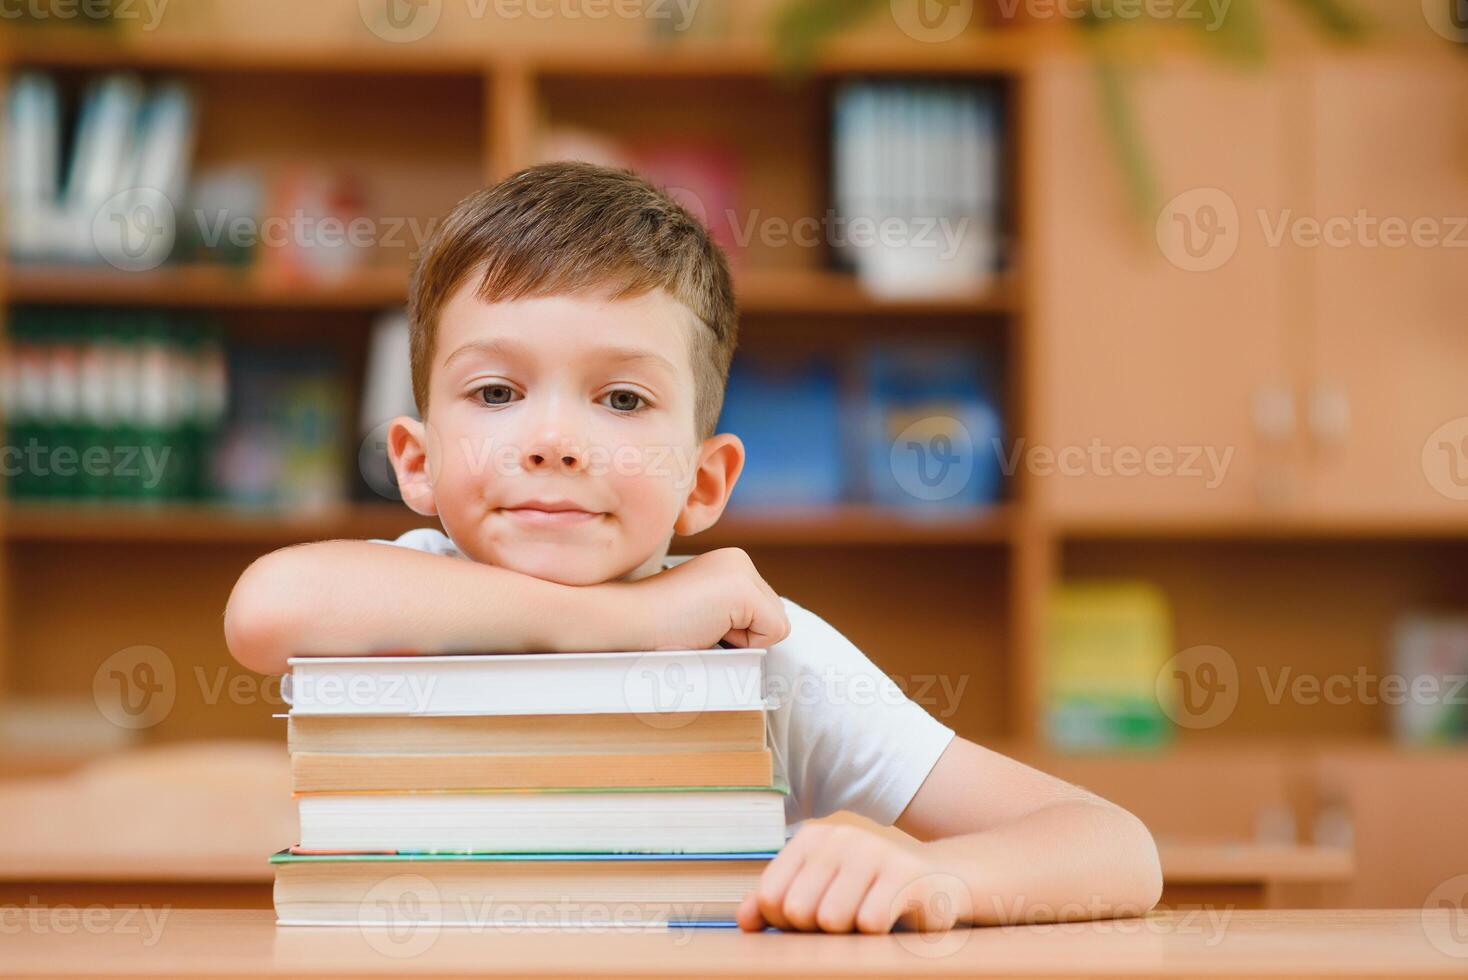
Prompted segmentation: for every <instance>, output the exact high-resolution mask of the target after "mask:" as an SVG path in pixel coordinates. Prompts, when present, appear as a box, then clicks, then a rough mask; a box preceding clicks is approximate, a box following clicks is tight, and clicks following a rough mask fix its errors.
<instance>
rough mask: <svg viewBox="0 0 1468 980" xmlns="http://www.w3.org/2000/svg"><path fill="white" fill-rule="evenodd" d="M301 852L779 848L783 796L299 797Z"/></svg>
mask: <svg viewBox="0 0 1468 980" xmlns="http://www.w3.org/2000/svg"><path fill="white" fill-rule="evenodd" d="M297 803H298V804H299V809H300V816H301V843H300V846H301V847H302V848H303V849H305V850H319V851H401V852H409V851H411V852H432V851H447V852H454V853H460V852H478V851H491V852H497V853H529V854H555V853H576V854H582V853H598V852H606V853H629V852H635V853H667V854H676V853H695V854H709V853H725V852H762V851H776V850H779V849H780V848H781V847H782V846H783V845H784V843H785V797H784V791H783V789H777V788H770V789H745V788H738V787H731V788H728V789H716V790H672V789H670V790H661V791H649V790H625V791H623V790H619V791H584V790H575V791H562V792H551V791H545V792H534V793H526V792H518V791H508V792H486V793H406V794H399V793H341V794H337V793H319V794H318V793H306V794H303V795H301V796H300V797H299V798H298V800H297Z"/></svg>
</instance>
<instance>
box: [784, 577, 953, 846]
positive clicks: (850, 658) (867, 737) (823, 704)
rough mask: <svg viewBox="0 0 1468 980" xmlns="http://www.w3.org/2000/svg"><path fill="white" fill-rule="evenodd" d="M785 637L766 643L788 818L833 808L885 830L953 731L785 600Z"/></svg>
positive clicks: (858, 652)
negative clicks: (787, 623)
mask: <svg viewBox="0 0 1468 980" xmlns="http://www.w3.org/2000/svg"><path fill="white" fill-rule="evenodd" d="M785 606H786V611H787V613H788V614H789V616H790V635H789V636H788V637H786V638H785V639H784V640H782V641H781V642H779V643H777V644H775V645H774V646H772V647H770V650H769V654H768V655H767V657H766V662H765V688H766V696H767V704H769V705H770V713H769V725H770V743H771V748H772V750H773V751H774V753H775V756H776V760H777V763H778V764H779V766H780V769H781V771H782V772H783V773H784V775H785V778H786V780H787V781H788V782H789V784H790V801H789V803H788V804H787V806H786V817H787V820H788V822H790V823H795V822H798V821H800V820H806V819H810V818H814V817H823V816H826V815H827V814H830V813H834V812H836V811H837V810H850V811H852V812H854V813H859V814H861V815H862V816H865V817H867V818H869V819H871V820H874V821H876V822H877V823H879V824H883V825H890V824H891V823H893V821H895V820H896V819H897V818H898V816H900V815H901V814H902V811H903V810H905V809H906V808H907V805H908V804H909V803H910V802H912V798H913V796H915V795H916V794H917V791H918V788H919V787H920V786H922V784H923V780H924V779H926V778H927V777H928V773H929V772H931V771H932V769H933V766H934V764H936V763H937V761H938V758H939V756H941V755H942V754H943V750H944V749H946V748H947V747H948V743H949V742H950V741H952V739H953V729H951V728H949V727H948V726H947V725H944V724H943V723H942V722H940V721H938V720H937V719H936V718H934V717H933V716H932V715H930V714H928V712H927V711H925V710H924V709H923V708H922V707H921V706H920V705H918V704H916V703H914V702H913V701H912V700H910V699H909V698H908V697H907V696H906V695H905V694H904V693H903V692H902V689H901V688H899V687H898V686H897V684H896V682H894V681H893V680H892V679H891V678H889V677H888V676H887V675H886V674H884V673H882V671H881V670H880V669H879V668H878V667H877V665H876V664H874V663H872V662H871V661H870V660H869V659H867V657H866V655H865V654H863V653H862V652H861V650H859V649H857V647H856V645H855V644H853V643H852V642H851V641H850V640H848V639H847V638H846V637H844V636H842V635H841V633H840V632H839V631H838V630H837V629H836V628H835V627H833V626H831V625H830V624H829V623H827V622H826V621H825V620H823V619H821V618H820V617H819V616H817V615H815V614H814V613H812V612H810V611H808V610H806V609H803V608H801V607H800V606H798V605H796V604H795V603H793V602H791V601H790V600H788V599H786V600H785Z"/></svg>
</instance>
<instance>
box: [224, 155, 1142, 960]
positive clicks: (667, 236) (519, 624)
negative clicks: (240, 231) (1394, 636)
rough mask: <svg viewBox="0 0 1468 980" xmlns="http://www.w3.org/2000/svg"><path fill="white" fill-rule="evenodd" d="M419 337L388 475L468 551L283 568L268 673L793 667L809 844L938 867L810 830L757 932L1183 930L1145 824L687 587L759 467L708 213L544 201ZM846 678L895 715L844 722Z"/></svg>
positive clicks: (777, 627) (799, 836)
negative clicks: (642, 654)
mask: <svg viewBox="0 0 1468 980" xmlns="http://www.w3.org/2000/svg"><path fill="white" fill-rule="evenodd" d="M409 319H410V323H411V334H412V358H411V359H412V374H413V391H414V395H415V399H416V401H417V404H418V409H419V414H420V416H421V418H422V421H421V422H420V421H417V420H414V419H410V418H399V419H396V420H394V421H393V423H392V425H391V427H390V431H389V436H388V448H389V453H390V456H391V459H392V464H393V467H394V469H395V470H396V473H397V477H398V483H399V487H400V489H401V491H402V494H403V499H404V501H405V502H406V503H407V504H408V506H409V507H411V508H412V509H413V510H414V511H416V512H417V513H419V514H422V515H425V516H436V517H437V518H438V519H439V521H440V523H441V524H442V526H443V531H444V533H440V532H439V531H437V530H430V529H425V530H419V531H412V532H409V533H408V534H405V535H403V536H402V537H401V538H399V539H398V540H397V541H395V542H370V541H325V542H320V543H317V544H310V545H303V546H299V547H295V548H287V549H285V550H282V551H278V552H275V553H274V554H270V555H266V556H265V557H263V558H261V559H259V560H258V561H256V562H255V563H254V564H253V565H251V566H250V568H249V569H247V570H246V571H245V573H244V574H243V575H242V576H241V577H240V580H239V583H238V584H237V585H236V586H235V589H234V592H233V594H232V595H231V596H230V600H229V607H228V609H227V610H226V612H225V622H224V626H225V634H226V637H227V639H228V642H229V647H230V650H231V651H232V652H233V654H234V656H235V657H236V658H237V659H238V660H239V661H240V662H241V663H242V664H244V665H245V666H247V667H251V668H253V669H255V670H259V671H262V672H270V673H274V672H279V671H283V670H285V669H286V658H287V657H289V656H292V655H295V654H312V653H318V654H344V653H348V652H357V653H387V652H391V651H402V650H413V651H417V652H422V653H446V652H456V651H485V650H492V651H502V652H508V651H568V650H608V649H616V650H651V649H658V648H707V647H711V646H714V645H715V644H716V643H718V642H719V641H721V640H723V641H727V642H729V643H732V644H735V645H739V646H761V647H768V648H769V654H768V657H767V662H766V673H767V677H768V680H769V683H770V686H771V687H772V689H774V688H778V689H780V690H783V691H785V692H792V693H794V692H804V693H805V696H791V697H785V698H782V699H781V700H780V701H779V702H778V703H777V704H776V706H775V707H774V708H772V710H771V712H770V738H771V744H772V747H773V750H774V752H775V755H776V758H777V759H778V760H779V763H780V765H781V767H782V771H783V772H784V773H785V775H786V778H787V780H788V782H789V784H790V789H791V795H790V797H789V799H788V801H787V807H786V809H787V818H788V821H789V822H790V823H799V822H800V821H803V820H805V819H807V818H811V817H819V816H823V815H825V814H828V813H831V812H834V811H836V810H851V811H855V812H857V813H860V814H863V815H865V816H867V817H870V818H871V819H873V820H875V821H877V822H878V823H880V824H894V823H895V825H896V826H897V827H899V828H900V829H902V830H904V831H906V832H908V833H909V834H911V835H913V836H914V837H916V838H918V840H919V841H922V842H923V843H920V844H918V845H917V846H915V847H913V846H908V845H905V844H899V843H896V842H894V841H893V840H892V839H890V838H888V837H885V836H880V835H876V834H873V833H871V832H869V831H866V830H862V829H859V828H857V827H853V826H831V825H826V824H808V825H805V826H803V827H801V828H799V830H798V832H797V833H796V834H795V836H794V837H793V839H791V840H790V842H789V843H788V844H787V846H786V847H785V849H784V850H783V851H782V852H781V853H780V855H779V856H778V857H777V858H775V859H774V860H773V861H771V862H770V864H769V866H768V868H767V869H766V871H765V872H764V875H763V877H762V878H761V880H760V884H759V887H758V889H757V890H756V891H755V892H753V893H751V894H750V895H748V896H746V897H745V900H744V902H743V905H742V906H741V908H740V910H739V922H740V925H741V926H743V927H744V928H746V929H758V928H762V927H764V926H765V925H773V926H776V927H778V928H781V929H801V930H824V931H828V932H850V931H856V930H859V931H862V932H886V931H888V930H889V929H891V928H892V927H893V926H894V925H896V924H898V923H901V924H903V925H905V926H909V927H913V928H918V929H928V930H938V929H947V928H949V927H951V926H953V925H954V924H956V923H997V922H1014V921H1029V922H1033V921H1053V920H1056V919H1058V918H1076V917H1079V916H1089V917H1107V916H1116V915H1128V914H1132V915H1135V914H1140V913H1141V912H1144V911H1146V910H1147V909H1150V908H1151V907H1152V906H1153V905H1154V904H1155V902H1156V900H1157V898H1158V895H1159V893H1160V891H1161V871H1160V868H1159V865H1158V861H1157V852H1156V848H1155V846H1154V845H1153V842H1152V838H1151V835H1150V834H1149V833H1148V832H1147V829H1146V828H1145V827H1144V826H1143V825H1142V824H1141V822H1140V821H1138V820H1137V819H1136V818H1135V817H1133V816H1132V815H1131V814H1129V813H1127V812H1125V811H1124V810H1122V809H1120V808H1118V807H1116V806H1113V805H1111V804H1109V803H1106V802H1104V801H1102V800H1100V799H1098V798H1097V797H1095V796H1093V795H1091V794H1089V793H1086V792H1084V791H1083V790H1080V789H1076V788H1074V787H1071V786H1067V785H1065V784H1064V783H1062V782H1060V781H1058V780H1055V779H1052V778H1050V777H1048V776H1045V775H1043V774H1041V773H1039V772H1036V771H1034V770H1032V769H1029V768H1027V767H1025V766H1022V765H1020V764H1019V763H1017V762H1014V761H1011V760H1009V759H1006V758H1004V757H1003V756H1000V755H998V754H996V753H994V752H990V751H988V750H986V749H983V748H980V747H979V746H977V745H975V744H973V743H972V742H969V741H967V740H965V739H962V738H957V737H955V736H954V733H953V732H952V731H951V730H950V729H948V728H946V727H945V726H943V725H942V724H940V723H939V722H938V721H936V720H935V719H933V718H932V717H931V716H930V715H928V714H927V713H926V712H924V711H923V710H922V709H921V708H920V707H918V706H917V705H915V704H913V703H912V702H910V701H908V700H906V699H905V698H902V697H901V696H900V694H899V695H897V696H895V697H894V696H892V692H891V682H890V681H889V680H888V679H887V678H885V677H884V676H883V675H882V674H881V673H880V671H878V669H877V668H876V667H875V666H874V665H873V664H872V663H871V662H870V661H869V660H867V658H866V657H865V656H864V655H863V654H862V653H861V652H860V651H859V650H857V649H856V647H854V646H853V645H852V644H851V643H850V642H849V641H847V640H846V639H845V638H844V637H843V636H842V635H841V634H840V633H839V632H837V631H836V629H834V628H833V627H832V626H830V625H828V624H827V623H825V622H824V621H823V620H821V619H820V618H818V617H817V616H815V615H814V614H813V613H810V612H808V611H806V610H805V609H802V608H801V607H799V606H797V605H796V604H795V603H793V602H790V601H789V600H786V599H781V598H780V597H779V596H777V595H776V594H775V592H774V591H773V590H772V589H771V588H770V587H769V586H768V585H767V584H765V582H764V581H763V580H762V579H761V578H760V575H759V572H758V571H757V570H756V569H755V567H754V565H753V564H752V563H751V562H750V560H749V558H748V557H747V556H746V555H745V554H744V553H743V552H742V551H739V550H737V549H732V548H729V549H723V550H719V551H713V552H709V553H707V554H704V555H699V556H697V557H694V558H691V559H687V560H685V561H678V560H676V559H669V558H668V557H667V549H668V546H669V543H670V539H671V537H672V535H673V533H674V532H677V533H679V534H696V533H698V532H699V531H702V530H704V529H706V528H708V527H709V526H711V525H712V524H713V523H714V522H715V521H717V520H718V518H719V515H720V514H721V513H722V512H723V510H724V505H725V504H726V503H727V502H728V500H729V494H730V491H731V490H732V489H733V487H734V483H735V480H736V479H737V478H738V476H739V471H740V468H741V466H742V465H743V461H744V447H743V445H742V444H741V443H740V441H739V439H738V438H737V437H736V436H734V435H730V434H727V433H726V434H715V432H714V426H715V423H716V421H717V419H718V416H719V408H720V404H721V401H722V398H723V390H724V383H725V379H726V376H727V371H728V367H729V361H730V358H731V356H732V354H733V351H734V344H735V329H736V310H735V304H734V295H733V290H732V287H731V284H730V279H729V272H728V268H727V266H726V264H725V260H724V256H723V255H722V253H721V252H720V250H719V248H718V246H717V245H715V244H714V243H713V242H712V241H711V239H710V237H709V235H708V234H707V232H706V231H705V229H704V228H703V227H702V225H700V224H699V223H698V221H697V220H695V219H694V218H693V217H691V216H690V215H689V213H688V212H687V211H685V210H684V209H683V208H681V207H679V206H678V205H677V204H676V203H674V202H673V201H672V200H670V199H669V198H668V197H667V196H665V195H664V194H662V193H660V192H659V191H657V190H655V189H654V188H653V187H652V186H650V185H649V184H648V183H646V182H645V181H643V180H642V179H640V178H638V177H636V176H635V175H633V174H631V173H629V172H626V171H617V170H610V169H606V168H602V167H595V166H590V165H586V164H575V163H557V164H549V165H544V166H539V167H533V168H530V169H528V170H524V171H521V172H520V173H517V174H515V175H513V176H511V177H509V178H507V179H505V180H504V181H501V182H500V183H498V184H496V185H494V186H493V187H490V188H487V189H485V190H482V191H480V192H478V193H476V194H473V195H471V196H470V197H468V198H466V199H465V200H464V201H462V202H460V203H459V205H458V206H457V207H455V208H454V210H453V212H452V213H450V214H449V216H448V217H447V218H446V219H445V220H444V222H443V223H442V225H440V227H439V228H437V229H436V230H435V232H434V235H433V236H432V238H431V239H430V241H429V242H428V243H427V244H426V246H425V247H424V250H423V253H422V255H421V256H420V257H419V261H418V265H417V268H416V271H415V273H414V276H413V281H412V285H411V297H410V303H409ZM833 676H834V677H835V678H836V679H837V680H838V681H840V682H843V683H844V684H845V686H844V687H843V688H842V689H843V690H845V691H850V692H854V691H856V690H858V685H855V684H851V683H850V681H851V679H852V678H859V679H861V680H864V681H866V682H867V683H866V686H865V687H864V689H865V690H869V691H870V690H882V691H883V692H884V696H881V697H869V698H858V697H855V696H846V697H834V696H830V697H821V696H820V690H821V685H822V684H828V685H829V684H830V682H831V678H832V677H833ZM827 690H834V687H828V688H827ZM812 692H815V693H814V696H812Z"/></svg>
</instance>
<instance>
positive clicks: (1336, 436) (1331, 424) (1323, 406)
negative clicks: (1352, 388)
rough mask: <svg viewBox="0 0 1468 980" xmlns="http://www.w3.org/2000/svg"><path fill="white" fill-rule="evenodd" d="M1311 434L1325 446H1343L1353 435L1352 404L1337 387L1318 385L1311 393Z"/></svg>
mask: <svg viewBox="0 0 1468 980" xmlns="http://www.w3.org/2000/svg"><path fill="white" fill-rule="evenodd" d="M1310 432H1311V434H1312V435H1313V436H1314V437H1315V441H1316V442H1318V443H1320V444H1321V445H1323V446H1340V445H1343V444H1344V443H1345V441H1346V439H1347V437H1349V436H1350V434H1351V403H1350V400H1349V399H1348V398H1346V393H1345V392H1344V391H1342V390H1341V389H1340V388H1338V387H1336V386H1335V385H1317V386H1316V387H1315V389H1314V390H1313V391H1312V392H1311V393H1310Z"/></svg>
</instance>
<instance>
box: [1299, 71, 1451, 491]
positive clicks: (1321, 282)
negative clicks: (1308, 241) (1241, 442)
mask: <svg viewBox="0 0 1468 980" xmlns="http://www.w3.org/2000/svg"><path fill="white" fill-rule="evenodd" d="M1445 47H1447V46H1445ZM1311 104H1312V106H1313V110H1314V113H1313V114H1314V125H1313V134H1314V147H1313V151H1314V156H1315V158H1316V165H1315V167H1314V168H1313V169H1314V171H1315V173H1316V180H1315V181H1314V186H1313V195H1312V197H1313V199H1311V200H1308V201H1306V202H1304V203H1302V205H1301V210H1304V211H1306V212H1307V213H1308V214H1309V215H1311V216H1314V217H1315V218H1316V219H1317V221H1318V222H1320V223H1322V224H1323V223H1324V222H1326V221H1331V222H1334V224H1333V226H1332V229H1331V233H1330V234H1328V235H1325V234H1323V235H1322V238H1323V241H1322V242H1321V243H1320V244H1317V245H1315V246H1313V247H1310V248H1308V249H1306V251H1307V252H1308V257H1307V261H1308V263H1309V268H1310V269H1311V271H1312V275H1311V283H1312V287H1313V292H1312V305H1313V311H1312V317H1311V319H1312V322H1313V324H1314V327H1315V330H1314V339H1313V343H1312V356H1311V358H1310V367H1311V370H1310V372H1309V379H1308V383H1307V388H1306V395H1305V397H1304V398H1303V399H1302V400H1303V401H1304V402H1305V404H1306V406H1307V412H1306V421H1307V423H1308V425H1307V429H1308V432H1309V439H1308V452H1309V454H1310V456H1311V459H1312V465H1311V467H1310V482H1311V488H1312V494H1311V496H1312V501H1313V503H1314V505H1315V507H1316V508H1317V509H1318V510H1319V511H1321V512H1324V513H1327V514H1330V515H1334V516H1341V517H1364V518H1368V519H1370V518H1386V519H1397V520H1401V519H1408V520H1410V519H1420V518H1428V519H1439V518H1442V517H1447V516H1451V515H1455V514H1456V515H1460V516H1464V517H1468V62H1465V60H1464V58H1463V57H1462V53H1461V52H1457V51H1447V52H1445V53H1444V54H1443V56H1442V57H1441V58H1438V59H1434V58H1432V57H1430V56H1426V55H1424V56H1423V57H1420V58H1416V59H1414V60H1411V61H1408V60H1406V59H1405V58H1402V57H1387V56H1381V57H1371V58H1367V57H1358V58H1349V59H1337V60H1333V61H1330V62H1327V63H1324V64H1323V65H1322V66H1321V67H1320V69H1319V70H1318V71H1317V72H1316V73H1315V74H1314V85H1313V94H1312V99H1311ZM1312 230H1313V229H1312Z"/></svg>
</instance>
